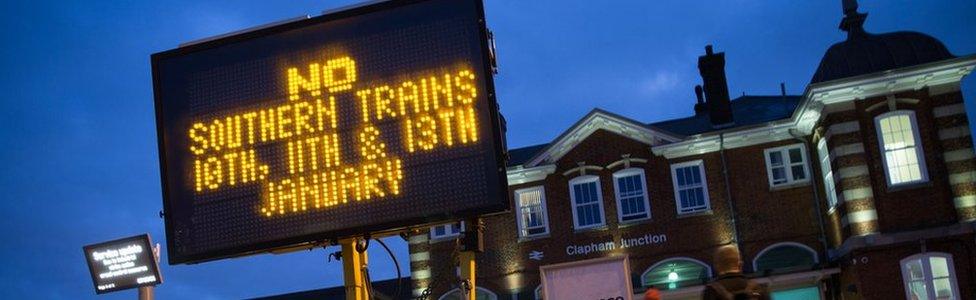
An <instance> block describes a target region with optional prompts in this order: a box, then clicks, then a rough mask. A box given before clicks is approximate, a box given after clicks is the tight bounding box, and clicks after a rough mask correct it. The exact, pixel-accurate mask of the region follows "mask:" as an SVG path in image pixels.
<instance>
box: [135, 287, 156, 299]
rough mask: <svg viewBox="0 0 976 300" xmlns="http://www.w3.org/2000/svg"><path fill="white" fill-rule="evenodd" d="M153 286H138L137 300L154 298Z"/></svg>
mask: <svg viewBox="0 0 976 300" xmlns="http://www.w3.org/2000/svg"><path fill="white" fill-rule="evenodd" d="M154 288H155V287H154V286H151V285H148V286H140V287H139V300H153V299H155V298H156V297H155V295H153V294H154V292H155V291H154Z"/></svg>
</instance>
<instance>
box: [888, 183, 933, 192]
mask: <svg viewBox="0 0 976 300" xmlns="http://www.w3.org/2000/svg"><path fill="white" fill-rule="evenodd" d="M926 187H932V181H930V180H925V181H915V182H906V183H899V184H896V185H889V186H888V189H887V190H886V192H889V193H891V192H901V191H905V190H912V189H917V188H926Z"/></svg>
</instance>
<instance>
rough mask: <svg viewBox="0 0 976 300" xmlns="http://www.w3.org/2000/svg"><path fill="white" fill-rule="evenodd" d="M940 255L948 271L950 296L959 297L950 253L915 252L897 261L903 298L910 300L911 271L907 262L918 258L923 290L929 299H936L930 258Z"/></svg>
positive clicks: (957, 283) (954, 267) (954, 268)
mask: <svg viewBox="0 0 976 300" xmlns="http://www.w3.org/2000/svg"><path fill="white" fill-rule="evenodd" d="M933 257H941V258H944V259H945V260H946V265H947V268H948V271H949V276H948V278H949V283H950V284H951V285H952V286H951V288H952V298H953V299H956V300H958V299H960V297H959V296H960V295H959V282H958V280H957V276H956V266H955V263H954V262H953V261H952V254H949V253H945V252H925V253H919V254H915V255H912V256H909V257H906V258H903V259H902V260H901V261H899V268H900V269H901V281H902V285H903V286H904V288H905V299H908V300H911V299H912V298H911V295H912V293H911V292H912V290H911V273H910V272H911V271H908V268H907V263H908V262H911V261H914V260H919V261H921V262H922V280H923V281H924V283H925V288H926V289H925V291H926V292H928V296H929V299H937V298H936V297H935V284H934V282H935V278H934V276H933V275H932V263H931V258H933Z"/></svg>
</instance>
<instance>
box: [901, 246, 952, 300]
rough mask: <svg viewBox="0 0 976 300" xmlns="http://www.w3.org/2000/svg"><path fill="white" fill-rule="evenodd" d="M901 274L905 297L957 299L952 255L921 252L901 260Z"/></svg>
mask: <svg viewBox="0 0 976 300" xmlns="http://www.w3.org/2000/svg"><path fill="white" fill-rule="evenodd" d="M901 276H902V279H903V280H904V283H905V298H906V299H937V300H956V299H959V286H958V285H957V284H956V270H955V266H953V264H952V256H951V255H949V254H946V253H936V252H930V253H923V254H918V255H914V256H910V257H908V258H905V259H903V260H901Z"/></svg>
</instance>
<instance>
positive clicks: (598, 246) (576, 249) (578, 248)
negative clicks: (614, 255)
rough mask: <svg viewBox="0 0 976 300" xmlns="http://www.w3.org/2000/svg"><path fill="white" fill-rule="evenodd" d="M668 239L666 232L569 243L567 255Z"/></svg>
mask: <svg viewBox="0 0 976 300" xmlns="http://www.w3.org/2000/svg"><path fill="white" fill-rule="evenodd" d="M667 241H668V236H667V235H666V234H663V233H662V234H645V235H643V236H640V237H635V238H621V239H620V240H619V241H617V242H616V243H614V242H613V241H608V242H602V243H590V244H586V245H569V246H566V254H567V255H587V254H590V253H596V252H606V251H613V250H614V249H618V248H620V249H624V248H633V247H641V246H652V245H657V244H661V243H664V242H667Z"/></svg>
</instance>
